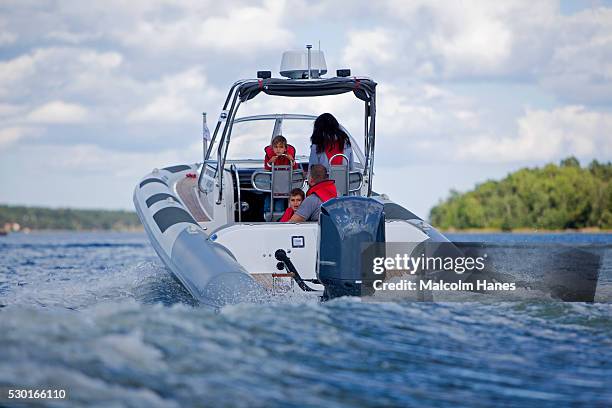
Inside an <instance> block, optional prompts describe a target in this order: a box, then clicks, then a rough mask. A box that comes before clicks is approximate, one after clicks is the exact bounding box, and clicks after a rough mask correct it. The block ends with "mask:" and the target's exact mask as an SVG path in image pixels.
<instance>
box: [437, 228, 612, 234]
mask: <svg viewBox="0 0 612 408" xmlns="http://www.w3.org/2000/svg"><path fill="white" fill-rule="evenodd" d="M440 232H442V233H445V234H447V233H449V234H612V229H601V228H595V227H594V228H579V229H571V228H568V229H556V230H555V229H551V230H549V229H540V228H537V229H536V228H516V229H513V230H502V229H499V228H467V229H456V228H448V229H440Z"/></svg>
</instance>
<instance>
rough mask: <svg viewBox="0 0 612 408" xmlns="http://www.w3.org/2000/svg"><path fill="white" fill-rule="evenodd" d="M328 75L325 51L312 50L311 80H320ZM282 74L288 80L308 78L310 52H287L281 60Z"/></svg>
mask: <svg viewBox="0 0 612 408" xmlns="http://www.w3.org/2000/svg"><path fill="white" fill-rule="evenodd" d="M326 73H327V65H326V64H325V55H323V51H316V50H310V78H319V77H320V76H321V75H325V74H326ZM280 74H281V76H284V77H286V78H291V79H302V78H308V50H299V51H285V52H284V53H283V58H282V60H281V66H280Z"/></svg>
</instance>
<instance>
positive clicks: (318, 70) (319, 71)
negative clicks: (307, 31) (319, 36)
mask: <svg viewBox="0 0 612 408" xmlns="http://www.w3.org/2000/svg"><path fill="white" fill-rule="evenodd" d="M319 55H321V40H319ZM317 73H318V75H317V77H318V78H321V70H320V69H318V68H317Z"/></svg>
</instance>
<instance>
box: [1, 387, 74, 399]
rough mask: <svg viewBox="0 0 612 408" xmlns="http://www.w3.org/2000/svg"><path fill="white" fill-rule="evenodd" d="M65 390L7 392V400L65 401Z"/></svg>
mask: <svg viewBox="0 0 612 408" xmlns="http://www.w3.org/2000/svg"><path fill="white" fill-rule="evenodd" d="M65 398H66V390H51V389H48V390H35V389H20V390H11V389H9V390H8V399H65Z"/></svg>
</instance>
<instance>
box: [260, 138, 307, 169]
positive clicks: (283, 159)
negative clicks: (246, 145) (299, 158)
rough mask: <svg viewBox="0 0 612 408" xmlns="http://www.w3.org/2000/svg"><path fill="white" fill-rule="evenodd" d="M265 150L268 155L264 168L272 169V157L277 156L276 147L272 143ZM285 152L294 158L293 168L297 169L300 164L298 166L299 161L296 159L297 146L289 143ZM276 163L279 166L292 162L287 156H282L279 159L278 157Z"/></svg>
mask: <svg viewBox="0 0 612 408" xmlns="http://www.w3.org/2000/svg"><path fill="white" fill-rule="evenodd" d="M264 151H265V152H266V157H265V158H264V168H265V169H266V170H272V166H270V160H272V158H273V157H274V156H276V155H275V154H274V149H273V148H272V145H269V146H266V148H265V149H264ZM285 154H286V155H287V156H291V158H292V159H293V160H294V161H293V168H294V169H297V168H298V167H299V166H298V164H297V162H296V161H295V147H293V146H291V145H290V144H288V145H287V152H286V153H285ZM274 164H275V165H277V166H288V165H290V164H291V161H290V160H289V159H288V158H286V157H284V156H281V157H279V158H278V159H276V161H275V162H274Z"/></svg>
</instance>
